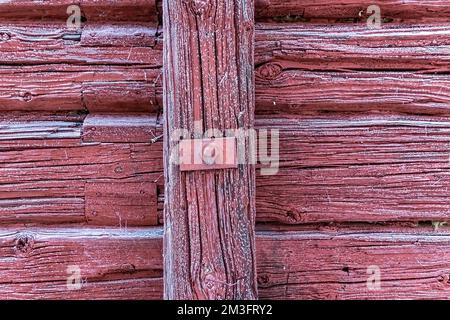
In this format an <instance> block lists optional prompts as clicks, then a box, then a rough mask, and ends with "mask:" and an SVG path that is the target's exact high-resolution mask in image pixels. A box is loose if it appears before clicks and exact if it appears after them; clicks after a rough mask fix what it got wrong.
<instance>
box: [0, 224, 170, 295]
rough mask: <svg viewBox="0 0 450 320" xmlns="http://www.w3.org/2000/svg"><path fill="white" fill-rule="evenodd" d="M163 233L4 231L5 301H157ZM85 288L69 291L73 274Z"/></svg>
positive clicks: (0, 238)
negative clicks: (75, 274) (69, 283)
mask: <svg viewBox="0 0 450 320" xmlns="http://www.w3.org/2000/svg"><path fill="white" fill-rule="evenodd" d="M161 239H162V232H161V231H160V230H159V229H151V228H148V229H128V230H124V229H121V230H119V229H76V228H75V229H33V228H26V229H2V230H0V252H1V256H2V258H1V265H2V268H1V271H0V278H1V281H0V282H1V289H0V298H1V299H134V300H136V299H151V298H153V299H156V298H159V297H161V292H162V256H161V252H162V241H161ZM73 267H77V268H79V270H80V276H81V288H80V289H79V290H69V288H68V286H67V283H68V282H70V279H69V280H68V278H69V276H71V275H74V273H73V271H71V270H73V269H68V268H73Z"/></svg>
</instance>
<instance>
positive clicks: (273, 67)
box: [256, 62, 283, 80]
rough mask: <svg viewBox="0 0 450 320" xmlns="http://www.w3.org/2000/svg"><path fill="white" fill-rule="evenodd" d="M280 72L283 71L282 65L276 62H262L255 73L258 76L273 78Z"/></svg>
mask: <svg viewBox="0 0 450 320" xmlns="http://www.w3.org/2000/svg"><path fill="white" fill-rule="evenodd" d="M281 72H283V67H282V66H281V65H279V64H278V63H272V62H269V63H266V64H263V65H262V66H260V67H259V68H258V69H257V70H256V73H257V75H258V76H259V77H260V78H263V79H268V80H271V79H275V78H276V77H278V76H279V75H280V74H281Z"/></svg>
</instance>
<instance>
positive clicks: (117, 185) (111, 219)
mask: <svg viewBox="0 0 450 320" xmlns="http://www.w3.org/2000/svg"><path fill="white" fill-rule="evenodd" d="M156 210H157V188H156V184H155V183H151V182H132V183H121V182H104V183H102V182H87V183H86V189H85V213H86V220H87V222H88V223H91V224H95V225H118V226H120V227H127V226H139V225H144V226H145V225H147V226H148V225H157V224H158V221H157V212H156Z"/></svg>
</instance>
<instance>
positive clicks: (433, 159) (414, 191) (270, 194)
mask: <svg viewBox="0 0 450 320" xmlns="http://www.w3.org/2000/svg"><path fill="white" fill-rule="evenodd" d="M447 120H448V119H447V118H445V117H442V118H441V117H428V116H407V115H374V114H369V115H364V116H357V115H345V114H341V115H339V116H337V115H334V114H330V115H322V116H318V115H311V116H306V115H303V116H300V115H298V116H295V117H292V116H291V117H287V116H286V117H282V116H279V117H278V118H275V119H274V118H273V116H271V117H269V116H267V117H265V116H259V117H258V118H257V121H256V128H257V129H267V130H272V129H275V130H279V132H280V146H279V154H280V159H279V161H280V162H279V171H278V172H277V174H275V175H261V174H259V175H258V176H257V180H256V191H257V192H256V202H257V205H256V207H257V221H259V222H277V223H283V224H303V223H317V222H330V221H334V222H347V221H354V222H356V221H362V222H381V221H415V222H418V221H426V220H431V221H446V220H449V219H450V212H449V210H448V208H449V206H450V202H449V201H448V196H447V191H448V189H449V187H450V185H449V180H448V179H447V174H446V172H447V171H448V169H449V167H450V162H449V158H450V149H449V143H448V141H449V134H450V131H449V130H450V123H449V122H448V121H447ZM257 173H260V171H259V170H257ZM161 209H162V207H161V206H160V210H161ZM159 214H160V217H161V212H160V213H159Z"/></svg>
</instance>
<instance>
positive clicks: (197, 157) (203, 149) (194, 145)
mask: <svg viewBox="0 0 450 320" xmlns="http://www.w3.org/2000/svg"><path fill="white" fill-rule="evenodd" d="M236 153H237V152H236V138H235V137H226V138H211V139H189V140H181V141H180V143H179V159H180V170H181V171H199V170H218V169H230V168H237V165H238V164H237V156H236Z"/></svg>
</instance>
